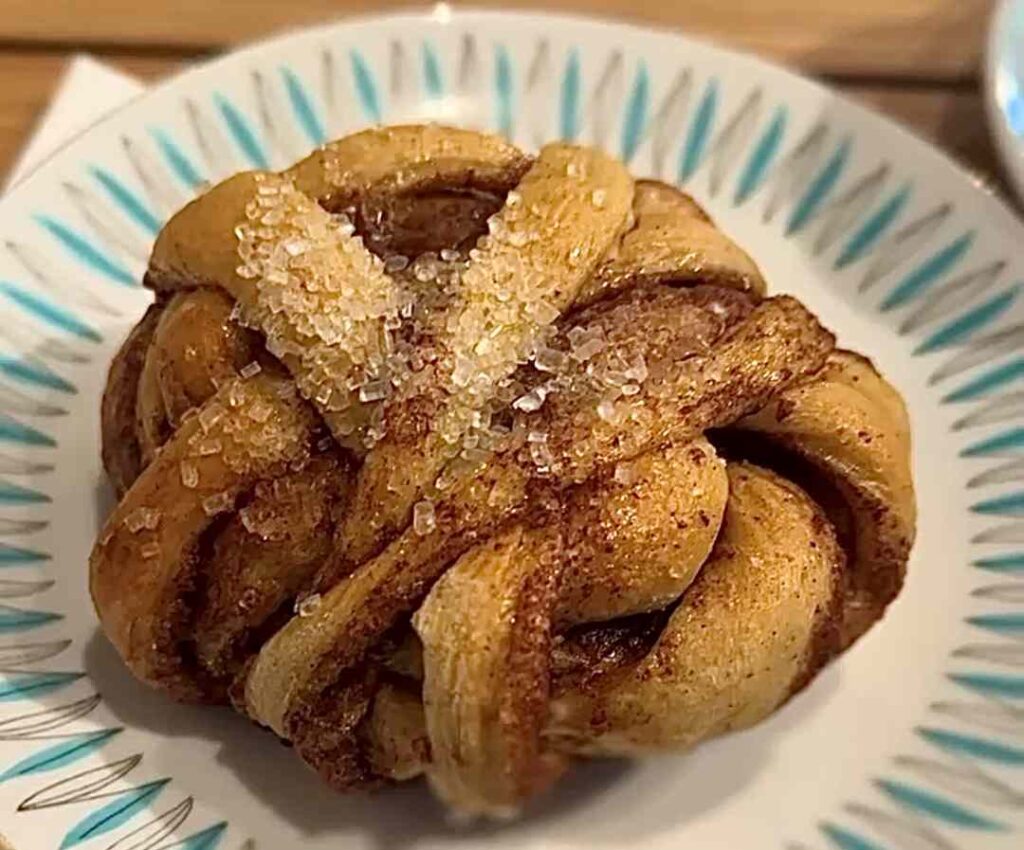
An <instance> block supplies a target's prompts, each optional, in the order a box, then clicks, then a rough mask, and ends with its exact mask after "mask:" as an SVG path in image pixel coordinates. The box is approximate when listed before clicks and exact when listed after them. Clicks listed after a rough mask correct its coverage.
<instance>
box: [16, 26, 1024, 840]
mask: <svg viewBox="0 0 1024 850" xmlns="http://www.w3.org/2000/svg"><path fill="white" fill-rule="evenodd" d="M427 118H436V119H439V120H444V121H447V122H452V123H459V124H467V125H481V126H486V127H491V128H497V129H499V130H502V131H504V132H506V133H508V134H509V135H510V136H511V137H512V138H513V139H514V140H515V141H517V142H518V143H520V144H522V145H524V146H526V147H533V146H536V145H537V144H539V143H541V142H543V141H544V140H547V139H551V138H555V137H559V136H568V137H574V138H578V139H580V140H582V141H586V142H590V143H595V144H599V145H603V146H606V147H608V148H609V149H611V150H613V151H615V152H616V153H618V154H620V155H622V156H623V157H624V158H626V159H628V160H630V161H631V164H632V167H633V168H634V170H635V171H636V172H637V173H648V174H655V175H659V176H661V177H663V178H664V179H669V180H676V181H678V182H680V183H682V184H684V185H685V186H686V188H687V190H688V191H691V192H693V193H694V194H695V195H696V196H697V197H698V199H699V200H700V201H701V202H702V203H704V204H706V205H707V207H708V208H709V210H710V211H711V212H712V214H713V215H714V216H715V217H716V219H717V220H718V221H719V223H720V224H721V225H722V226H723V228H724V229H725V230H726V231H728V232H729V233H730V234H732V235H733V236H734V237H735V238H736V239H737V240H738V241H739V242H740V244H742V245H743V246H744V247H745V248H747V249H748V250H749V251H750V252H751V253H752V254H753V255H754V256H755V257H756V259H757V260H758V261H759V263H760V264H761V265H762V267H763V269H764V270H765V273H766V276H767V278H768V280H769V282H770V284H771V286H772V287H773V289H774V290H775V291H792V292H794V293H795V294H797V295H799V296H800V297H801V298H803V299H805V300H806V301H807V302H808V303H809V304H810V305H811V306H812V307H813V308H814V309H815V310H816V311H817V312H818V313H819V314H820V315H821V316H822V318H823V319H824V320H825V322H826V323H827V324H829V325H830V326H831V327H833V328H835V329H837V331H838V332H839V335H840V338H841V340H842V342H843V343H845V344H848V345H850V346H853V347H856V348H858V349H860V350H862V351H865V352H867V353H869V354H870V355H871V356H872V357H873V358H874V359H875V361H876V362H877V363H878V364H879V365H880V366H881V368H882V369H883V371H884V372H885V373H886V374H887V375H888V376H889V377H890V378H891V379H892V380H893V381H894V382H895V383H896V384H897V385H898V386H899V387H900V389H901V390H902V392H903V393H904V395H905V397H906V398H907V400H908V403H909V405H910V409H911V413H912V417H913V424H914V435H915V466H916V476H917V485H918V492H919V500H920V535H919V540H918V543H917V545H916V547H915V550H914V554H913V559H912V563H911V567H910V576H909V581H908V584H907V587H906V589H905V591H904V594H903V595H902V597H901V598H900V600H899V601H898V602H897V603H896V604H895V605H894V606H893V608H892V609H891V612H890V613H889V615H888V616H887V617H886V619H885V620H884V622H883V623H881V624H880V625H879V626H878V627H877V628H875V629H874V630H873V631H872V632H871V634H870V635H869V636H868V637H867V638H866V639H865V640H864V641H862V642H861V643H859V644H858V645H857V647H856V648H855V649H854V650H853V651H852V652H851V653H849V654H848V655H846V656H845V657H844V658H843V659H842V660H841V661H840V662H839V663H836V664H834V665H833V666H832V667H831V668H829V669H828V671H827V672H826V673H825V674H824V675H823V676H822V677H821V678H820V679H819V680H818V681H817V682H816V683H815V684H814V685H813V687H811V688H810V689H809V690H808V691H807V692H805V693H804V694H802V695H801V696H800V697H799V698H797V699H796V700H794V701H793V702H792V703H791V704H790V705H788V706H787V707H786V708H785V710H783V711H782V712H781V713H780V714H778V715H777V716H776V717H774V718H773V719H772V720H771V721H770V722H768V723H766V724H764V725H763V726H761V727H759V728H757V729H755V730H752V731H750V732H745V733H742V734H737V735H733V736H731V737H728V738H726V739H723V740H719V741H716V742H714V743H712V744H709V745H707V746H703V747H701V748H700V749H699V750H698V751H697V752H695V753H692V754H690V755H684V756H671V757H665V758H663V759H656V760H651V761H647V762H644V763H641V764H636V765H628V766H626V765H618V764H592V765H589V766H586V767H584V768H582V769H580V770H579V771H577V773H576V774H575V775H574V777H573V778H572V779H571V780H568V781H567V782H565V783H564V784H563V786H562V787H560V788H559V789H558V790H557V791H556V792H555V793H554V794H552V795H551V796H550V798H549V799H548V800H546V801H545V802H543V803H542V804H541V805H539V806H538V807H537V808H536V809H535V810H532V811H531V812H530V815H529V817H527V818H525V819H524V820H522V821H521V822H518V823H515V824H507V825H502V826H500V827H498V826H493V827H487V828H482V827H481V828H475V829H460V828H456V827H454V826H450V825H449V824H448V823H447V822H446V820H445V818H444V815H443V812H442V811H441V810H440V808H439V806H438V805H437V804H435V803H434V802H433V801H432V800H431V799H430V798H429V795H428V794H427V792H426V791H425V790H424V789H423V788H422V787H419V786H416V785H413V786H411V787H407V788H402V789H397V790H394V791H389V792H386V793H383V794H380V795H378V796H376V797H373V798H369V799H365V798H344V797H337V796H335V795H333V794H332V793H331V792H329V791H328V790H326V789H325V788H323V787H321V785H320V783H319V780H317V779H316V777H314V776H313V775H312V774H311V773H309V772H308V771H307V770H306V769H305V768H303V767H302V765H301V764H299V763H298V760H297V759H295V758H294V757H293V756H292V755H291V754H289V753H288V752H287V751H285V750H284V749H283V748H282V747H281V746H280V745H278V744H277V743H276V742H275V741H274V740H272V738H271V737H270V736H268V735H266V734H263V733H261V732H260V731H259V730H258V729H255V728H252V727H249V726H247V725H246V724H244V723H243V722H241V721H240V720H239V719H238V718H236V717H234V716H232V715H230V713H228V712H220V711H216V710H203V709H195V708H185V707H180V706H173V705H170V704H168V703H166V702H165V701H164V700H163V698H161V697H159V696H157V695H154V694H150V693H148V692H147V691H145V690H144V689H143V688H142V687H141V686H139V685H137V684H136V683H135V682H134V681H133V680H132V679H131V678H130V677H129V675H128V674H127V672H126V671H125V670H124V669H123V668H122V666H121V664H120V662H119V660H118V659H117V658H116V657H115V655H114V653H113V651H112V650H111V649H110V648H109V647H108V646H107V644H106V642H105V640H104V639H103V637H102V635H101V634H100V633H99V632H98V630H97V625H96V620H95V616H94V614H93V612H92V608H91V605H90V604H89V601H88V594H87V588H86V567H85V562H86V558H87V554H88V551H89V548H90V546H91V543H92V540H93V537H94V534H95V530H96V526H97V523H98V521H99V520H100V518H101V517H102V515H103V514H104V512H105V511H106V510H107V508H108V497H107V491H106V485H105V483H104V480H103V476H102V473H101V469H100V463H99V453H98V448H97V444H98V415H97V408H98V398H99V394H100V390H101V388H102V385H103V381H104V376H105V370H106V364H107V363H108V361H109V358H110V356H111V354H112V352H113V351H114V350H115V347H116V346H117V345H118V343H119V341H120V339H121V338H122V336H123V334H124V333H125V331H126V329H127V328H128V326H129V325H130V324H131V323H133V322H134V321H135V320H136V319H137V318H138V316H139V314H140V313H141V311H142V309H143V307H144V305H145V303H146V302H147V300H148V296H147V294H146V293H145V292H144V291H143V290H142V289H140V288H139V287H138V285H137V283H138V280H139V278H140V273H141V270H142V267H143V264H144V261H145V257H146V253H147V250H148V247H149V243H150V241H151V239H152V237H153V234H154V232H155V231H156V230H157V229H158V228H159V226H160V224H161V223H162V221H163V220H164V219H165V218H166V217H167V216H168V215H169V214H170V213H171V212H172V211H173V210H174V209H175V208H176V207H177V206H179V205H180V204H181V203H183V202H184V201H185V200H186V199H187V198H189V197H190V196H191V195H192V193H193V192H194V191H195V190H196V189H197V188H198V187H199V185H200V184H201V183H202V182H203V181H204V180H212V179H216V178H219V177H221V176H224V175H226V174H228V173H230V172H232V171H235V170H238V169H241V168H245V167H251V166H254V165H258V166H262V165H270V166H281V165H284V164H286V163H288V162H290V161H291V160H293V159H295V158H297V157H299V156H301V155H302V154H304V153H305V152H306V151H307V150H308V149H309V148H310V147H311V146H312V145H313V144H314V143H316V142H319V141H321V140H323V139H325V138H330V137H333V136H338V135H341V134H343V133H346V132H349V131H351V130H353V129H356V128H358V127H359V126H362V125H365V124H367V123H373V122H376V121H383V122H391V121H397V120H408V119H427ZM0 243H2V244H3V245H4V246H5V247H4V248H3V250H2V251H0V310H2V311H3V313H2V315H3V322H2V330H0V339H2V340H3V348H2V352H3V356H2V357H0V382H2V385H0V402H2V404H3V411H4V413H3V414H2V416H0V537H2V539H0V597H3V598H2V599H0V833H3V834H4V835H6V837H7V838H8V840H9V841H11V842H12V843H13V845H14V847H16V848H18V850H45V848H54V850H56V848H67V847H77V846H82V847H83V848H88V850H93V848H94V849H95V850H114V848H117V850H128V848H133V850H152V848H165V847H171V846H173V847H179V848H185V850H213V848H218V849H219V850H239V848H241V847H243V846H246V847H250V848H258V850H268V849H271V850H292V849H293V848H295V850H297V848H300V847H301V848H304V850H320V848H339V847H344V848H351V850H364V849H365V848H383V847H404V846H408V847H416V848H422V850H441V848H451V847H463V848H479V847H483V846H486V847H488V848H492V849H493V850H497V848H506V847H508V848H511V847H515V848H546V850H553V848H601V847H609V848H611V847H615V848H620V847H623V846H629V847H644V848H662V847H664V848H669V847H671V848H674V850H675V849H676V848H681V847H700V848H704V850H735V849H736V848H741V847H743V848H754V847H774V848H789V849H790V850H795V848H838V850H884V849H885V848H890V849H891V850H896V848H899V849H900V850H925V849H926V848H927V850H948V848H965V850H983V848H993V849H994V850H1000V849H1001V850H1008V849H1009V848H1020V847H1021V846H1022V842H1024V838H1022V832H1021V829H1022V828H1024V740H1022V736H1024V643H1021V638H1022V636H1024V459H1022V457H1021V453H1022V452H1024V391H1022V387H1021V384H1020V380H1021V378H1022V377H1024V356H1022V354H1021V348H1022V343H1024V305H1022V304H1021V302H1020V299H1019V294H1020V284H1019V283H1018V281H1019V280H1021V276H1022V273H1024V256H1022V253H1021V249H1020V246H1021V244H1022V243H1024V230H1022V228H1021V226H1020V225H1019V223H1018V222H1017V221H1016V220H1015V219H1014V217H1013V215H1012V214H1011V213H1010V212H1009V211H1008V210H1007V209H1006V208H1005V207H1004V206H1002V205H1001V204H1000V203H999V202H998V201H997V200H995V199H994V198H992V197H991V196H989V195H988V194H986V193H984V192H983V191H981V190H980V189H979V188H978V187H977V186H976V185H975V184H973V183H972V181H971V180H970V179H969V178H968V177H967V176H966V175H965V174H963V173H962V172H960V171H958V169H957V168H956V167H955V166H954V165H953V164H952V163H951V162H950V161H949V160H948V159H946V158H945V157H944V156H943V155H941V154H940V153H938V152H936V151H935V150H933V149H932V148H930V147H929V146H927V145H926V144H925V143H923V142H921V141H920V140H918V139H916V138H914V137H913V136H911V135H910V134H908V133H906V132H904V131H903V130H901V129H899V128H898V127H896V126H894V125H893V124H891V123H889V122H887V121H885V120H883V119H882V118H880V117H878V116H876V115H874V114H872V113H870V112H868V111H866V110H864V109H862V108H860V107H858V106H855V105H853V104H851V103H849V102H847V101H846V100H844V99H842V98H841V97H838V96H837V95H835V94H833V93H831V92H829V91H828V90H826V89H824V88H822V87H820V86H818V85H815V84H813V83H810V82H808V81H806V80H803V79H800V78H799V77H797V76H795V75H793V74H792V73H789V72H787V71H784V70H780V69H778V68H775V67H772V66H770V65H767V64H765V63H763V62H761V61H758V60H756V59H753V58H750V57H747V56H742V55H739V54H736V53H732V52H729V51H726V50H722V49H719V48H716V47H712V46H709V45H706V44H702V43H700V42H695V41H691V40H688V39H685V38H682V37H680V36H677V35H674V34H669V33H658V32H650V31H645V30H641V29H636V28H632V27H627V26H621V25H614V24H606V23H597V22H593V21H587V20H582V19H576V18H568V17H558V16H539V15H526V14H502V13H476V12H458V13H452V12H450V11H449V10H448V9H447V7H443V6H442V7H439V8H438V9H437V10H436V11H434V12H432V13H415V14H404V15H396V16H389V17H379V18H369V19H363V20H358V21H352V22H346V23H341V24H338V25H334V26H328V27H324V28H321V29H315V30H310V31H305V32H300V33H296V34H293V35H289V36H286V37H284V38H281V39H278V40H275V41H271V42H267V43H264V44H261V45H258V46H256V47H253V48H251V49H249V50H245V51H242V52H240V53H237V54H235V55H232V56H229V57H227V58H226V59H223V60H220V61H218V62H216V63H214V64H212V65H209V66H206V67H203V68H199V69H197V70H195V71H192V72H190V73H188V74H186V75H185V76H183V77H180V78H178V79H176V80H174V81H172V82H170V83H168V84H167V85H164V86H162V87H160V88H159V89H157V90H155V91H153V92H151V93H149V94H147V95H145V96H144V97H142V98H141V99H139V100H138V101H136V102H135V103H133V104H132V105H131V106H129V107H128V108H126V109H125V110H123V111H122V112H120V113H118V114H117V115H116V116H114V117H112V118H110V119H108V120H106V121H105V122H103V123H102V124H101V125H99V126H97V127H95V128H93V129H92V130H90V131H89V132H88V133H86V134H84V135H83V136H82V137H80V138H79V139H77V140H76V141H75V142H74V143H73V144H71V145H70V146H69V147H68V148H66V149H65V150H63V151H62V152H61V153H60V154H59V155H57V156H56V157H54V158H53V159H52V160H51V161H50V162H48V163H47V164H46V165H45V166H44V167H43V168H42V169H40V170H39V171H38V172H37V173H36V174H35V175H34V176H33V177H32V178H30V179H29V180H28V181H26V182H25V183H24V184H22V185H20V186H19V187H18V188H17V189H15V190H14V191H13V192H12V193H11V194H9V195H8V196H7V197H6V198H4V199H3V200H2V201H0ZM0 844H2V842H0Z"/></svg>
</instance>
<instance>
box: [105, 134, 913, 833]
mask: <svg viewBox="0 0 1024 850" xmlns="http://www.w3.org/2000/svg"><path fill="white" fill-rule="evenodd" d="M630 213H632V215H630ZM146 282H147V283H148V284H149V285H150V286H151V287H153V288H155V289H157V290H158V291H159V292H160V293H161V295H160V296H159V297H160V299H161V301H160V306H156V307H154V308H153V309H152V310H151V311H150V313H148V314H147V316H146V317H145V318H144V319H143V321H142V322H140V325H139V327H138V328H137V329H136V330H135V331H134V332H133V334H132V336H131V337H130V338H129V340H128V341H127V342H126V344H125V346H124V347H123V349H122V351H121V352H120V353H119V355H118V357H117V358H116V359H115V362H114V364H113V365H112V368H111V375H110V380H109V382H108V387H107V392H106V394H105V396H104V402H103V436H104V462H105V464H106V465H107V467H108V470H109V473H110V476H111V479H112V480H113V481H114V483H115V486H116V487H117V488H118V489H119V490H123V489H125V488H128V485H129V484H131V482H132V481H134V484H133V485H132V486H131V488H130V489H128V491H127V492H126V493H123V499H122V502H121V504H120V506H119V507H118V509H117V510H116V511H115V512H114V514H113V515H112V516H111V518H110V520H109V522H108V525H107V527H106V528H105V529H104V531H103V533H102V535H101V537H100V540H99V541H98V543H97V545H96V547H95V550H94V552H93V555H92V558H91V561H90V569H91V589H92V593H93V598H94V601H95V603H96V607H97V610H98V611H99V613H100V617H101V620H102V621H103V625H104V629H105V630H106V632H107V633H108V635H109V636H110V638H111V640H112V642H113V643H114V645H115V646H116V647H117V649H118V651H119V652H120V653H121V654H122V656H123V657H124V658H125V660H126V662H127V664H128V666H129V667H130V668H131V669H132V671H133V672H134V673H135V675H137V676H138V677H139V678H140V679H142V680H143V681H146V682H148V683H150V684H152V685H153V686H155V687H158V688H160V689H162V690H164V691H165V692H167V693H168V694H170V695H171V696H172V697H174V698H177V699H189V700H210V701H218V702H226V701H228V699H229V696H230V700H231V701H232V702H233V703H234V705H235V707H236V708H238V709H239V710H240V711H242V712H243V713H245V714H247V715H249V716H250V717H251V718H253V719H254V720H256V721H257V722H260V723H262V724H264V725H266V726H269V727H270V728H271V729H273V731H275V732H276V733H277V734H278V735H280V736H281V737H282V738H284V739H286V740H288V741H289V742H290V743H291V744H292V745H293V746H294V748H295V750H296V752H297V753H298V754H299V755H300V757H301V758H303V760H305V761H306V762H307V763H308V764H309V765H310V766H311V767H313V768H314V769H315V770H316V771H317V772H318V773H319V774H320V775H321V776H322V777H323V778H324V779H325V780H326V781H327V782H328V783H330V784H331V785H332V786H334V787H336V788H339V789H349V788H354V787H373V786H375V785H379V784H382V783H386V782H392V781H402V780H404V779H408V778H411V777H413V776H416V775H418V774H420V773H423V772H425V773H427V774H428V776H429V778H430V781H431V783H432V784H433V786H434V787H435V789H436V790H437V791H438V792H439V793H440V795H441V796H442V797H443V798H444V799H445V800H446V801H447V802H448V803H449V804H450V805H452V806H453V807H455V808H459V809H462V810H464V811H468V812H475V813H485V814H505V813H508V812H510V811H513V810H515V809H516V808H517V807H518V806H520V805H521V804H522V803H523V802H524V801H525V800H527V799H528V798H530V797H531V796H533V795H534V794H536V793H537V792H538V791H540V790H542V789H543V788H544V787H545V786H546V785H547V784H548V783H549V782H551V781H553V780H554V779H555V778H556V777H557V776H558V775H559V774H560V773H561V771H562V770H564V769H565V767H566V765H567V763H568V759H569V758H570V757H571V756H573V755H576V754H580V753H584V754H602V753H607V754H633V753H638V752H648V751H656V750H660V749H663V748H666V747H688V746H692V745H693V744H695V743H697V742H699V741H701V740H704V739H705V738H707V737H709V736H712V735H716V734H720V733H722V732H725V731H728V730H730V729H733V728H741V727H742V726H745V725H749V724H750V723H754V722H757V721H758V720H759V719H761V718H763V717H764V716H766V715H767V714H769V713H770V712H771V711H773V710H774V709H775V708H777V707H778V706H779V705H780V704H782V703H783V702H784V701H785V700H786V699H788V698H789V697H790V696H791V695H792V694H793V693H795V692H796V691H797V690H799V689H800V688H801V687H803V686H805V685H806V684H807V683H808V682H809V681H810V680H811V679H812V678H813V676H814V674H815V673H816V672H817V671H818V669H820V667H821V666H822V665H823V664H825V663H826V662H827V661H828V660H829V659H830V658H831V657H833V656H834V655H835V654H836V652H838V651H839V650H840V649H841V648H843V647H845V646H847V645H849V643H851V642H852V641H853V640H854V639H855V638H856V637H857V636H858V635H859V634H861V633H863V631H864V630H865V629H866V628H867V627H869V626H870V624H871V623H872V622H873V621H874V620H875V619H877V618H878V617H879V616H881V614H882V611H883V610H884V607H885V605H886V604H887V603H888V602H889V601H890V600H891V598H892V597H893V596H894V595H895V593H896V592H897V590H898V589H899V586H900V583H901V582H902V576H903V571H904V569H905V562H906V557H907V551H908V549H909V545H910V541H911V540H912V537H913V525H914V514H913V494H912V488H911V486H910V477H909V457H908V445H909V443H908V439H909V438H908V434H907V423H906V416H905V411H904V410H903V408H902V403H901V402H900V400H899V398H898V396H897V395H896V394H895V392H894V391H892V389H891V388H890V387H888V385H886V384H885V383H884V381H882V380H881V379H880V378H879V377H878V375H877V373H875V372H874V370H873V369H872V368H871V367H870V364H867V363H866V362H865V361H863V360H862V359H859V358H858V357H856V356H854V355H851V354H849V353H846V352H834V339H833V337H832V335H831V334H830V333H829V332H828V331H827V330H825V329H824V328H823V327H822V326H821V325H820V324H819V323H818V321H817V320H816V319H815V318H814V316H813V315H811V314H810V313H809V312H808V311H807V310H806V308H804V307H803V306H802V305H801V304H800V303H799V302H797V301H795V300H794V299H792V298H789V297H785V296H782V297H775V298H767V297H765V287H764V281H763V278H762V277H761V274H760V272H759V271H758V269H757V267H756V265H755V264H754V263H753V261H752V260H751V259H750V257H748V256H747V255H746V254H745V253H744V252H743V251H742V250H740V249H739V248H738V247H737V246H736V245H735V244H734V243H732V242H731V241H730V240H729V239H728V238H727V237H725V236H724V235H723V234H722V233H721V232H720V231H719V230H718V229H717V228H716V227H715V226H714V223H713V222H712V221H711V220H710V219H709V218H708V216H707V215H706V214H705V213H704V211H703V210H701V209H700V207H699V206H698V205H697V204H696V203H695V202H694V201H693V200H692V199H690V198H689V197H688V196H686V195H685V194H683V193H682V192H680V191H679V190H677V189H675V188H673V187H670V186H667V185H665V184H661V183H656V182H651V181H640V182H638V183H634V182H633V181H632V179H631V178H630V177H629V175H628V174H627V172H626V171H625V169H624V167H623V166H621V165H620V164H618V163H615V162H614V161H612V160H610V159H608V158H607V157H605V156H604V155H602V154H599V153H597V152H595V151H589V150H586V149H582V148H577V147H573V146H569V145H553V146H549V147H547V148H545V149H544V150H542V151H541V153H540V155H539V156H538V157H537V158H536V159H532V158H530V157H528V156H526V155H524V154H523V153H521V152H520V151H518V150H517V149H515V148H514V147H513V146H511V145H509V144H508V143H507V142H505V141H504V140H502V139H499V138H497V137H493V136H486V135H482V134H479V133H474V132H470V131H462V130H453V129H451V128H443V127H432V126H431V127H422V126H420V127H416V126H409V127H397V128H384V129H374V130H369V131H366V132H364V133H360V134H357V135H355V136H351V137H348V138H346V139H342V140H340V141H338V142H335V143H332V144H330V145H328V146H326V147H325V148H323V149H321V150H319V151H317V152H315V153H314V154H312V155H311V156H310V157H308V158H307V159H306V160H304V161H302V162H301V163H299V164H297V165H296V166H294V167H293V168H291V169H289V170H287V171H285V172H282V173H280V174H272V173H265V172H248V173H244V174H240V175H236V176H235V177H233V178H230V179H229V180H227V181H225V182H224V183H222V184H220V185H218V186H216V187H214V188H213V189H211V190H210V191H209V192H207V193H206V194H205V195H204V196H203V197H202V198H200V199H198V200H197V201H195V202H193V203H192V204H190V205H188V206H187V207H186V208H185V209H183V210H182V211H181V212H180V213H178V214H177V215H176V216H174V217H173V218H172V220H171V221H170V222H168V224H167V226H166V227H165V228H164V230H163V231H162V232H161V234H160V235H159V237H158V239H157V243H156V245H155V247H154V251H153V256H152V258H151V262H150V265H149V269H148V271H147V276H146ZM737 443H739V444H742V446H743V447H744V448H745V451H741V452H740V453H739V454H737V452H736V445H735V444H737ZM744 456H747V457H750V458H755V457H756V460H757V462H758V463H759V464H763V465H764V466H767V467H768V468H770V469H772V470H774V471H773V472H768V471H766V469H764V468H762V467H761V466H754V465H752V464H750V463H749V462H744V461H743V460H742V458H743V457H744ZM140 473H141V474H140ZM136 477H137V480H135V479H136ZM837 541H838V542H837ZM844 556H845V557H844ZM738 612H739V615H738ZM552 694H554V699H552Z"/></svg>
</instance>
